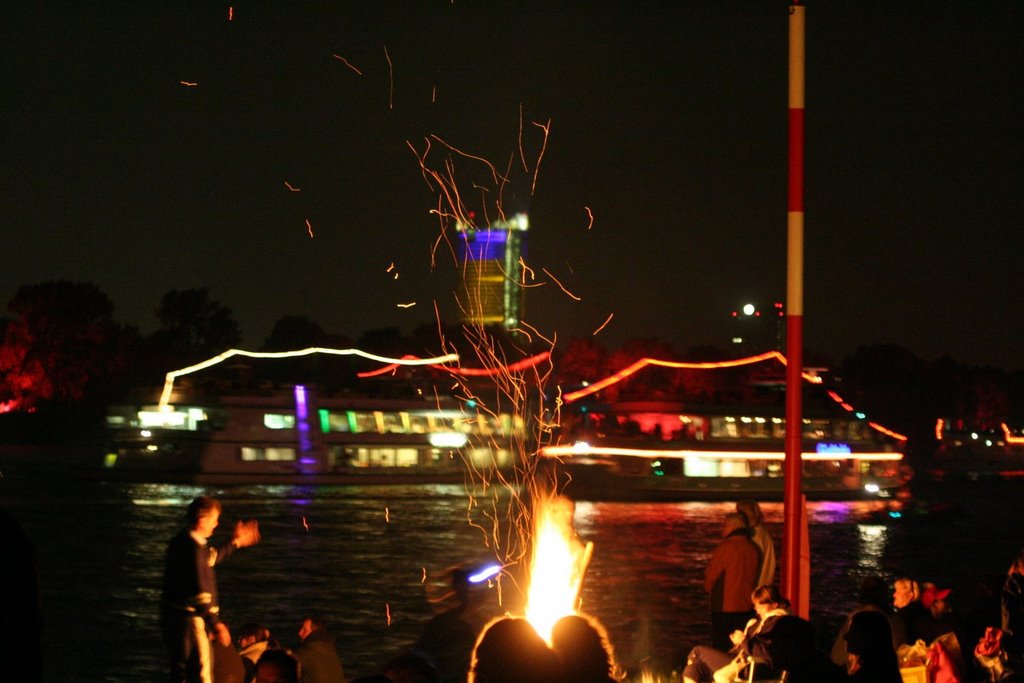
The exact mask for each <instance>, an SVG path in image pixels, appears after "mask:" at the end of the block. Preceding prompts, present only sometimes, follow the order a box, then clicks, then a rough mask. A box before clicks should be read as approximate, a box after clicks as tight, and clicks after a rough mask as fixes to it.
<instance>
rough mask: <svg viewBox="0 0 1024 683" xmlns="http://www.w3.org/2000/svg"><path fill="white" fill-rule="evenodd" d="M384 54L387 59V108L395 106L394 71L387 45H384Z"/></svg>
mask: <svg viewBox="0 0 1024 683" xmlns="http://www.w3.org/2000/svg"><path fill="white" fill-rule="evenodd" d="M384 56H385V57H386V58H387V60H388V109H394V108H395V73H394V66H393V65H392V64H391V55H389V54H388V46H387V45H385V46H384Z"/></svg>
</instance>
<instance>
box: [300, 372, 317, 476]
mask: <svg viewBox="0 0 1024 683" xmlns="http://www.w3.org/2000/svg"><path fill="white" fill-rule="evenodd" d="M295 427H296V428H297V429H298V430H299V462H300V463H302V464H303V465H311V464H314V463H316V459H315V458H312V457H310V450H312V443H311V442H310V440H309V405H308V404H307V402H306V387H305V386H304V385H302V384H296V385H295Z"/></svg>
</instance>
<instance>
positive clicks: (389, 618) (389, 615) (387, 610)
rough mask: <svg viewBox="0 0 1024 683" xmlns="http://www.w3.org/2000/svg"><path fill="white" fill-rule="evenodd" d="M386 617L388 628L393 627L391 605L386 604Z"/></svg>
mask: <svg viewBox="0 0 1024 683" xmlns="http://www.w3.org/2000/svg"><path fill="white" fill-rule="evenodd" d="M384 616H385V617H387V620H388V626H391V605H389V604H388V603H386V602H385V603H384Z"/></svg>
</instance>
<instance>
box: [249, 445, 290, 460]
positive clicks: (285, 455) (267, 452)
mask: <svg viewBox="0 0 1024 683" xmlns="http://www.w3.org/2000/svg"><path fill="white" fill-rule="evenodd" d="M242 460H244V461H246V462H253V461H277V460H289V461H290V460H295V449H294V448H280V447H278V448H275V447H270V448H258V447H255V446H242Z"/></svg>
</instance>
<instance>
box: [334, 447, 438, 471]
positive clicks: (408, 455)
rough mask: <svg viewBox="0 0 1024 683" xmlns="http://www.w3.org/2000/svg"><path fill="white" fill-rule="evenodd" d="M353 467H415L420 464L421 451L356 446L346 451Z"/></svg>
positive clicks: (349, 462)
mask: <svg viewBox="0 0 1024 683" xmlns="http://www.w3.org/2000/svg"><path fill="white" fill-rule="evenodd" d="M345 456H346V458H347V460H348V464H349V465H350V466H352V467H415V466H416V465H419V464H420V454H419V450H418V449H415V448H388V447H372V446H355V447H351V448H346V449H345Z"/></svg>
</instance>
